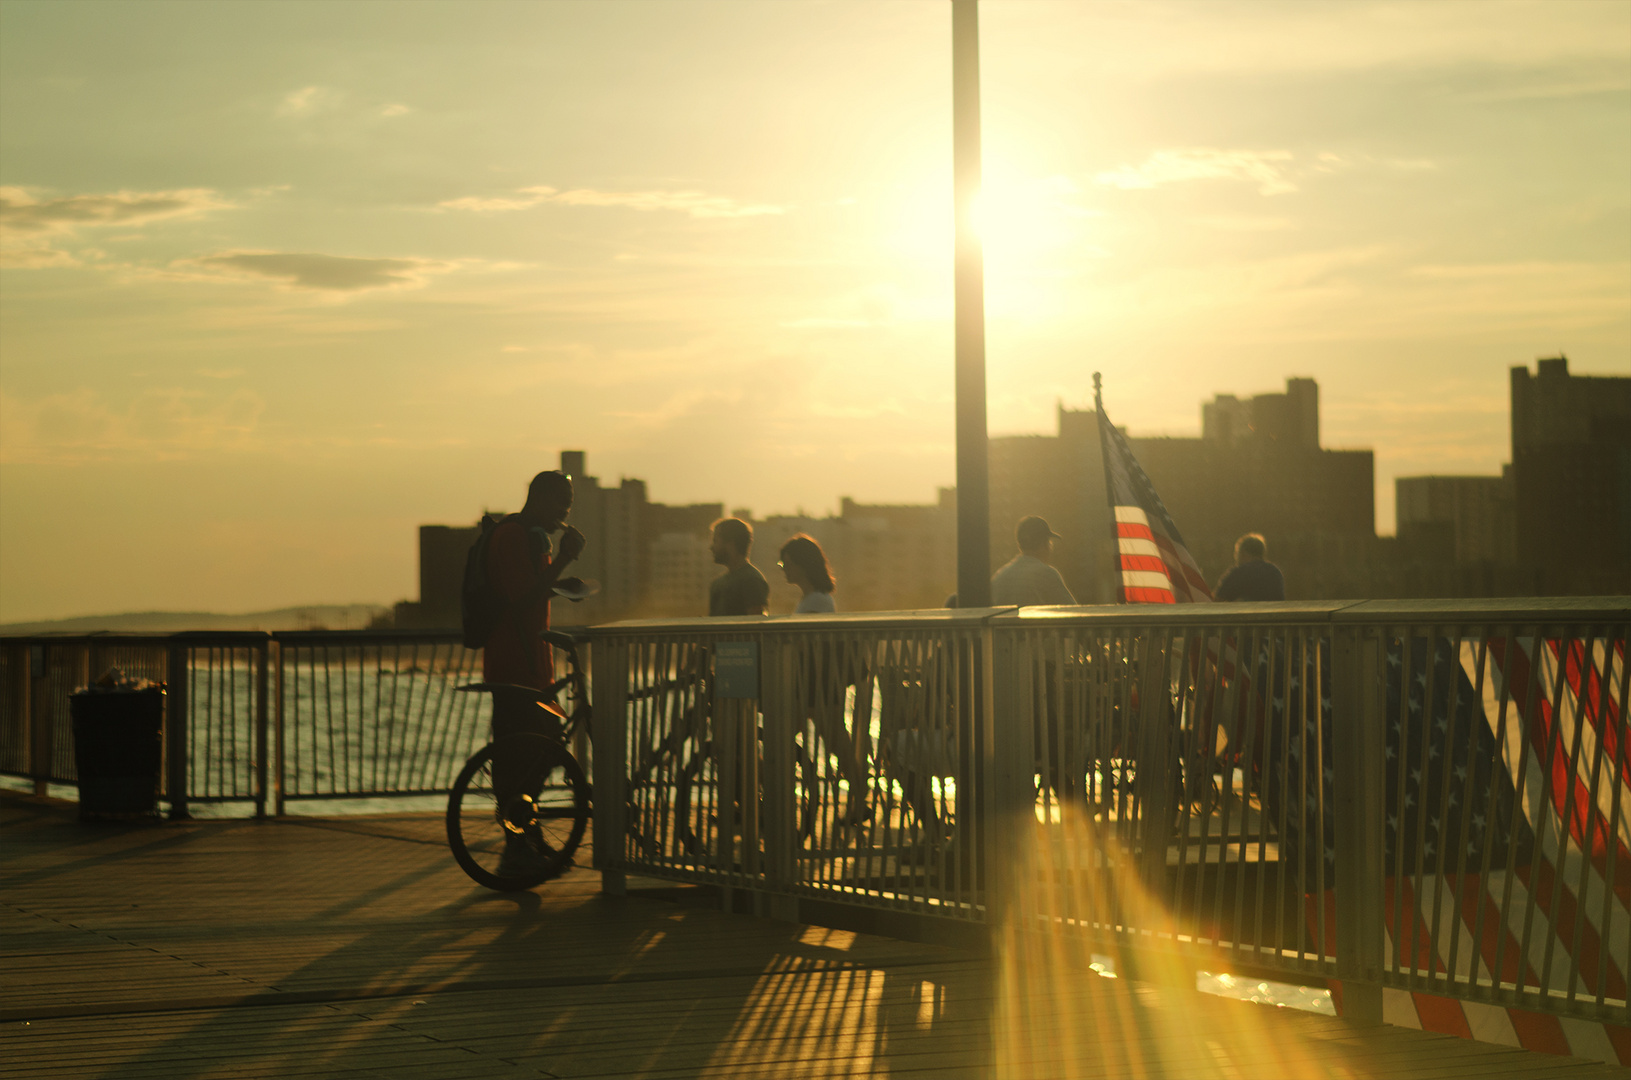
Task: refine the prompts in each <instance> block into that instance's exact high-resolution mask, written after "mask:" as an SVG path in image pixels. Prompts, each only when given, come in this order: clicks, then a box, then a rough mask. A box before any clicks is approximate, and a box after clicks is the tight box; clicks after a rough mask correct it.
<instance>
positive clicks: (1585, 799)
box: [1489, 638, 1631, 904]
mask: <svg viewBox="0 0 1631 1080" xmlns="http://www.w3.org/2000/svg"><path fill="white" fill-rule="evenodd" d="M1509 644H1510V645H1512V648H1510V649H1508V648H1507V645H1509ZM1489 647H1490V654H1491V655H1492V656H1494V657H1495V662H1496V664H1497V665H1498V666H1500V667H1501V668H1502V670H1503V671H1504V673H1505V674H1506V677H1507V685H1508V687H1509V693H1510V694H1511V698H1512V702H1513V706H1514V709H1515V711H1516V712H1517V713H1518V716H1519V718H1520V719H1522V720H1524V721H1526V723H1525V725H1524V726H1525V727H1526V728H1527V729H1528V734H1529V741H1530V748H1531V750H1532V752H1533V753H1534V754H1536V755H1537V757H1536V760H1535V764H1536V765H1537V766H1538V767H1539V768H1541V769H1542V770H1544V769H1545V763H1546V760H1547V750H1548V746H1549V744H1550V742H1551V733H1552V715H1553V713H1552V703H1551V702H1549V701H1547V700H1546V695H1547V693H1548V692H1549V688H1548V687H1546V686H1544V685H1542V686H1540V687H1538V688H1537V689H1538V690H1539V691H1540V693H1538V694H1537V695H1536V701H1537V702H1538V703H1539V708H1538V709H1537V710H1536V712H1538V713H1539V714H1540V715H1539V716H1535V717H1528V716H1524V715H1523V712H1524V709H1525V708H1526V707H1527V706H1528V704H1529V685H1530V680H1531V679H1532V678H1534V676H1535V669H1534V665H1532V664H1531V663H1530V657H1529V655H1528V653H1527V652H1525V650H1524V648H1523V647H1522V646H1521V645H1518V644H1517V642H1516V641H1514V640H1512V639H1506V638H1496V639H1493V640H1491V641H1490V643H1489ZM1547 647H1548V648H1551V649H1552V650H1553V653H1554V655H1557V653H1558V652H1559V651H1560V650H1559V647H1558V646H1557V644H1556V643H1555V642H1553V641H1549V642H1547ZM1564 674H1565V677H1566V676H1567V668H1565V671H1564ZM1550 787H1551V789H1552V791H1551V796H1552V809H1553V810H1554V811H1555V812H1556V813H1557V815H1558V817H1560V818H1562V819H1563V820H1564V821H1565V822H1566V823H1567V824H1568V828H1569V835H1570V837H1572V838H1573V839H1574V840H1575V841H1576V842H1577V843H1581V846H1582V847H1583V848H1586V850H1588V852H1589V854H1590V857H1591V862H1592V865H1593V866H1595V867H1596V868H1597V871H1598V873H1600V874H1602V875H1603V876H1604V877H1605V878H1606V877H1607V876H1608V858H1607V856H1608V850H1607V849H1608V844H1609V843H1610V841H1611V838H1612V842H1613V843H1614V844H1615V846H1617V847H1618V848H1619V854H1618V857H1617V860H1616V864H1615V868H1614V869H1615V873H1614V878H1613V880H1612V881H1610V882H1609V884H1610V886H1611V887H1612V888H1613V890H1614V892H1615V893H1616V894H1617V895H1618V896H1619V898H1620V900H1621V901H1622V902H1624V903H1626V904H1631V851H1628V850H1627V848H1626V846H1625V844H1623V843H1621V842H1620V841H1619V838H1618V837H1617V836H1614V835H1613V834H1612V833H1611V832H1610V831H1609V823H1608V822H1607V821H1606V820H1605V819H1604V818H1603V815H1602V813H1601V812H1600V811H1598V809H1597V807H1596V806H1594V805H1591V800H1590V792H1589V790H1588V789H1587V788H1585V786H1584V785H1582V784H1581V783H1580V779H1579V777H1578V776H1571V775H1570V774H1569V763H1568V747H1563V746H1560V747H1559V748H1558V753H1557V755H1556V757H1555V759H1554V760H1553V761H1552V783H1551V785H1550ZM1571 804H1572V808H1571ZM1588 833H1589V835H1590V842H1589V847H1588V846H1587V844H1586V842H1585V841H1586V836H1587V834H1588Z"/></svg>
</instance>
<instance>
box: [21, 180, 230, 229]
mask: <svg viewBox="0 0 1631 1080" xmlns="http://www.w3.org/2000/svg"><path fill="white" fill-rule="evenodd" d="M231 205H232V204H231V203H229V202H227V201H225V200H224V199H222V198H221V197H220V196H218V195H217V194H216V193H215V192H213V191H211V190H209V189H208V188H186V189H183V190H179V191H119V192H115V193H114V194H112V195H69V196H66V197H64V198H59V199H39V198H36V197H35V196H33V195H31V194H29V192H28V191H27V189H25V188H20V187H0V229H4V230H5V231H7V232H13V231H15V232H20V233H35V234H40V233H69V232H74V231H75V230H78V229H82V228H88V227H95V226H101V225H124V226H130V225H145V224H147V223H148V222H150V221H162V220H165V219H167V218H178V217H189V216H192V215H195V214H202V213H205V212H207V211H210V210H220V209H223V208H225V207H229V206H231Z"/></svg>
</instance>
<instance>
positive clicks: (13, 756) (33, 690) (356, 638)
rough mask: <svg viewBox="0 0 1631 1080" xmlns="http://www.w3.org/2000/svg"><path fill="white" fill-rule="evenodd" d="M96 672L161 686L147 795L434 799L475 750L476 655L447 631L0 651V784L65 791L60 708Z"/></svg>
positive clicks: (116, 638) (125, 641) (260, 805)
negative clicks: (160, 758) (160, 748)
mask: <svg viewBox="0 0 1631 1080" xmlns="http://www.w3.org/2000/svg"><path fill="white" fill-rule="evenodd" d="M110 667H118V668H120V669H122V670H123V671H124V672H125V673H126V674H127V675H130V676H134V677H139V678H146V679H149V680H152V681H153V682H160V683H164V684H166V690H167V693H166V701H165V710H164V712H165V716H164V741H165V747H164V770H163V776H162V777H161V780H160V791H161V798H162V799H163V800H164V801H165V802H167V803H168V804H169V806H170V812H171V815H172V816H174V817H185V816H187V815H188V812H189V811H188V806H189V804H190V803H253V804H254V807H255V812H256V813H257V814H266V813H268V812H272V813H277V814H281V813H283V812H284V810H285V808H286V806H287V805H288V804H289V803H291V802H297V801H303V800H308V801H309V800H327V799H360V798H380V797H389V798H399V799H400V798H403V797H412V796H438V797H439V796H441V795H443V794H445V793H446V791H447V789H448V787H449V785H450V784H451V783H452V780H453V777H454V776H455V775H456V774H457V772H458V769H459V766H460V765H461V764H462V763H463V762H464V760H465V758H467V757H468V756H469V755H470V754H472V753H474V752H475V750H476V749H477V748H479V747H480V746H481V745H482V744H483V743H485V742H486V741H487V738H488V713H489V709H490V706H489V704H488V702H487V699H486V695H482V694H460V693H457V692H455V688H456V687H457V686H459V685H460V684H462V683H467V682H475V681H479V680H480V678H481V675H480V672H481V653H480V652H479V651H471V650H468V649H465V648H464V647H463V646H462V645H461V644H460V642H459V637H458V635H457V634H456V633H423V632H372V631H357V632H327V631H300V632H287V633H274V634H267V633H256V632H241V633H186V634H169V635H90V636H83V637H55V636H42V637H32V638H6V639H0V773H4V774H7V775H11V776H19V777H24V778H27V779H31V780H33V781H34V782H35V785H36V788H37V789H38V790H41V791H44V790H45V789H46V788H47V787H48V786H49V785H50V784H53V783H56V784H72V783H74V782H75V780H76V779H77V773H76V769H75V765H74V744H73V728H72V724H71V721H70V717H69V711H68V696H69V695H70V694H71V693H72V692H73V691H74V690H77V689H79V688H81V687H84V686H86V685H87V684H88V683H90V682H91V681H93V680H94V679H95V678H97V677H98V676H99V675H100V674H101V673H102V672H104V671H106V670H107V669H108V668H110Z"/></svg>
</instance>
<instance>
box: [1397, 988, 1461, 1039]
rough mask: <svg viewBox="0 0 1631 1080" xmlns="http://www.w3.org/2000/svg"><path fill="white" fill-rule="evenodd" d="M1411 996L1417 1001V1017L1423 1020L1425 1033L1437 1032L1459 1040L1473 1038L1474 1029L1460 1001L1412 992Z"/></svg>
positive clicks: (1422, 1024)
mask: <svg viewBox="0 0 1631 1080" xmlns="http://www.w3.org/2000/svg"><path fill="white" fill-rule="evenodd" d="M1410 996H1411V997H1412V998H1414V999H1415V1002H1416V1015H1417V1016H1418V1017H1420V1018H1421V1026H1422V1029H1423V1030H1424V1031H1437V1032H1439V1033H1441V1034H1444V1035H1454V1036H1455V1037H1456V1038H1458V1039H1470V1038H1472V1027H1471V1025H1469V1024H1468V1023H1467V1014H1466V1012H1465V1011H1463V1010H1462V1008H1461V1003H1460V1002H1459V1001H1456V1000H1455V999H1454V998H1447V997H1439V996H1438V995H1437V994H1418V993H1414V992H1412V993H1411V995H1410Z"/></svg>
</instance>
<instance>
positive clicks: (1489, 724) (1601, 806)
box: [1258, 636, 1631, 1065]
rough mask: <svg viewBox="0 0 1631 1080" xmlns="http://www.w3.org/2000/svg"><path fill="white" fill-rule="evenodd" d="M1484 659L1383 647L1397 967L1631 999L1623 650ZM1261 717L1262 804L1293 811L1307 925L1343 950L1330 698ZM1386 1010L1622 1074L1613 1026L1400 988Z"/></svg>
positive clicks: (1277, 703)
mask: <svg viewBox="0 0 1631 1080" xmlns="http://www.w3.org/2000/svg"><path fill="white" fill-rule="evenodd" d="M1485 649H1486V650H1487V652H1485V653H1483V654H1481V652H1480V649H1479V647H1478V645H1477V644H1476V643H1475V642H1470V641H1464V642H1461V643H1460V648H1459V650H1458V649H1457V648H1456V647H1455V643H1454V642H1452V641H1451V640H1450V639H1448V638H1444V637H1434V638H1425V637H1420V636H1411V637H1409V638H1406V639H1400V638H1394V639H1393V640H1392V641H1391V642H1390V643H1389V646H1388V649H1387V655H1386V662H1387V680H1386V695H1387V739H1386V755H1387V762H1386V766H1387V786H1386V806H1387V807H1388V812H1387V817H1386V823H1385V833H1384V836H1385V845H1384V866H1385V869H1384V878H1383V891H1384V906H1385V912H1386V915H1385V917H1386V920H1387V925H1386V929H1385V941H1386V946H1385V947H1386V951H1387V954H1388V957H1389V962H1390V966H1392V967H1393V968H1395V969H1396V970H1399V971H1403V972H1412V973H1415V975H1416V977H1417V978H1420V977H1422V976H1424V975H1429V976H1431V977H1435V978H1445V977H1453V978H1454V979H1455V980H1456V981H1458V982H1462V983H1470V982H1475V981H1480V980H1481V981H1483V982H1484V983H1485V984H1486V985H1491V984H1494V983H1500V984H1504V985H1506V986H1508V987H1513V986H1517V985H1523V986H1526V987H1529V988H1534V987H1536V986H1537V985H1539V984H1541V983H1542V981H1543V976H1544V979H1545V981H1546V982H1547V983H1549V989H1550V991H1551V992H1552V993H1554V994H1556V993H1560V992H1569V993H1573V994H1577V995H1580V996H1582V997H1585V998H1588V999H1589V998H1591V997H1593V996H1595V995H1597V994H1598V993H1599V992H1600V993H1602V994H1603V995H1604V997H1605V998H1606V999H1607V1000H1608V1001H1609V1002H1610V1003H1623V1002H1624V1001H1625V997H1626V985H1627V974H1628V971H1631V846H1628V841H1631V820H1628V819H1631V759H1628V757H1627V755H1625V754H1624V752H1623V750H1622V749H1621V744H1622V743H1623V741H1624V738H1625V724H1624V717H1623V708H1624V701H1623V695H1624V687H1625V685H1626V683H1625V652H1624V643H1623V640H1622V641H1607V642H1605V641H1602V640H1597V641H1591V640H1589V639H1579V638H1575V639H1569V638H1534V637H1530V638H1524V637H1518V636H1511V637H1504V636H1495V637H1492V638H1490V639H1489V640H1488V642H1487V644H1486V645H1485ZM1486 656H1487V659H1486ZM1317 663H1318V667H1319V669H1320V670H1319V671H1318V672H1316V671H1314V670H1313V664H1312V663H1310V664H1309V665H1308V666H1307V668H1306V669H1305V670H1304V671H1301V672H1297V673H1294V674H1293V675H1292V678H1291V684H1290V685H1291V689H1292V691H1293V692H1294V691H1295V690H1296V689H1297V687H1298V682H1299V677H1301V679H1302V680H1304V681H1309V682H1312V680H1314V679H1315V678H1318V679H1319V683H1318V684H1316V685H1328V681H1327V680H1328V678H1329V669H1328V658H1327V655H1326V653H1325V650H1323V649H1322V650H1320V655H1319V658H1318V661H1317ZM1258 666H1259V668H1260V669H1261V668H1262V667H1263V666H1264V664H1263V661H1262V659H1261V658H1260V660H1259V665H1258ZM1259 673H1260V674H1261V670H1260V672H1259ZM1480 676H1481V677H1480ZM1267 711H1268V713H1269V716H1270V725H1271V732H1272V734H1271V736H1270V747H1269V754H1268V760H1269V761H1270V762H1273V761H1276V760H1281V758H1280V755H1281V754H1284V755H1285V757H1284V759H1283V760H1285V761H1287V762H1288V763H1289V768H1288V769H1287V770H1286V772H1287V773H1288V774H1289V775H1288V776H1287V777H1286V778H1285V779H1286V781H1287V783H1286V787H1288V788H1290V790H1289V791H1287V790H1285V789H1284V788H1282V786H1281V778H1280V776H1279V775H1278V770H1275V769H1273V768H1272V767H1271V768H1270V769H1269V770H1268V771H1269V776H1268V784H1267V791H1266V792H1265V795H1266V800H1265V801H1266V803H1267V804H1268V805H1269V806H1271V807H1274V808H1275V809H1276V810H1278V809H1280V808H1282V807H1284V809H1285V810H1288V811H1289V814H1288V816H1287V819H1286V832H1285V834H1284V835H1283V836H1282V837H1281V842H1282V857H1283V858H1288V859H1291V860H1293V861H1300V862H1301V863H1302V865H1303V867H1304V873H1305V874H1306V875H1307V880H1308V881H1309V882H1311V883H1313V882H1316V881H1318V882H1320V883H1322V884H1324V885H1325V886H1326V888H1325V889H1324V890H1323V895H1322V894H1321V891H1319V890H1315V891H1310V892H1309V893H1307V894H1306V895H1305V903H1306V915H1307V925H1308V930H1309V932H1310V934H1311V935H1314V936H1316V937H1323V939H1324V944H1325V948H1326V951H1327V953H1330V952H1334V950H1335V948H1336V938H1335V925H1336V924H1335V891H1334V889H1333V888H1331V885H1332V883H1334V882H1335V873H1336V867H1335V864H1334V862H1333V861H1332V856H1333V854H1334V845H1335V833H1334V818H1333V816H1332V815H1331V813H1330V811H1329V810H1328V809H1327V810H1325V811H1323V813H1322V812H1321V811H1320V810H1319V809H1318V808H1319V807H1321V806H1323V807H1329V806H1331V805H1332V801H1331V800H1332V792H1331V790H1330V787H1331V782H1332V775H1333V774H1332V768H1333V761H1332V741H1331V736H1330V725H1331V712H1330V699H1329V697H1323V698H1322V699H1321V701H1320V703H1319V709H1318V714H1317V719H1316V716H1315V715H1314V714H1313V713H1312V712H1311V713H1310V714H1309V715H1308V716H1307V717H1306V718H1305V720H1304V723H1302V724H1298V723H1296V722H1291V723H1289V724H1285V725H1284V726H1282V724H1283V723H1284V722H1285V721H1287V720H1289V719H1290V718H1289V717H1288V716H1286V715H1285V714H1284V713H1283V712H1282V701H1281V700H1280V699H1276V700H1274V701H1273V702H1271V703H1269V705H1268V709H1267ZM1299 727H1302V728H1303V730H1301V731H1298V730H1297V729H1298V728H1299ZM1287 734H1289V738H1287ZM1262 764H1266V763H1261V762H1260V763H1259V765H1262ZM1299 774H1300V777H1301V780H1300V783H1299V781H1298V779H1297V778H1298V776H1299ZM1616 789H1617V790H1616ZM1299 819H1300V820H1299ZM1571 969H1572V971H1571ZM1531 992H1533V991H1532V990H1531ZM1338 1007H1339V1010H1340V1000H1339V1002H1338ZM1621 1007H1622V1008H1623V1005H1621ZM1384 1014H1385V1016H1386V1018H1387V1020H1388V1022H1390V1023H1396V1024H1403V1025H1407V1026H1411V1027H1421V1028H1426V1029H1428V1030H1432V1031H1439V1032H1443V1033H1446V1034H1452V1035H1459V1036H1461V1037H1463V1038H1477V1039H1482V1040H1486V1041H1491V1042H1499V1043H1506V1044H1508V1045H1514V1046H1523V1047H1526V1048H1528V1049H1531V1050H1540V1051H1544V1052H1548V1053H1556V1054H1569V1055H1575V1056H1581V1057H1589V1058H1594V1059H1596V1060H1600V1061H1608V1062H1612V1063H1618V1064H1622V1065H1626V1064H1631V1028H1627V1027H1625V1026H1624V1025H1621V1024H1612V1023H1596V1022H1588V1021H1585V1020H1579V1019H1562V1018H1559V1017H1556V1016H1553V1015H1550V1014H1546V1013H1540V1012H1533V1011H1530V1010H1526V1009H1522V1008H1518V1007H1512V1006H1507V1007H1501V1006H1496V1005H1487V1004H1482V1003H1478V1002H1473V1001H1465V1000H1457V999H1453V998H1447V997H1442V996H1439V995H1436V994H1433V993H1430V992H1426V991H1422V990H1403V989H1395V988H1392V987H1389V988H1387V989H1386V990H1385V991H1384Z"/></svg>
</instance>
